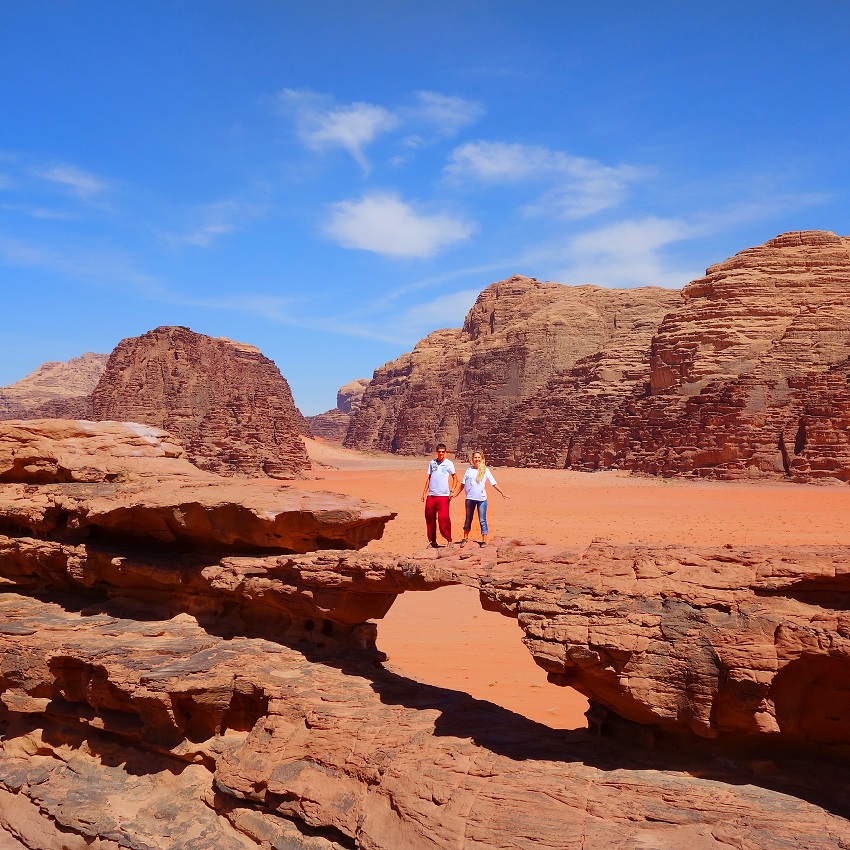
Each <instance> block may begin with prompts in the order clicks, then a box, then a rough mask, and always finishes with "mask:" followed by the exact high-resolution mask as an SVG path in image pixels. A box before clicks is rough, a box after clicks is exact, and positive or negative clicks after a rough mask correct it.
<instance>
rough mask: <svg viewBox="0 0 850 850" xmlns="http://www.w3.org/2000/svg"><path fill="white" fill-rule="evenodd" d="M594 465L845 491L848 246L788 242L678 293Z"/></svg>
mask: <svg viewBox="0 0 850 850" xmlns="http://www.w3.org/2000/svg"><path fill="white" fill-rule="evenodd" d="M647 378H648V381H647V384H648V391H647V392H645V393H643V394H642V395H640V396H635V397H634V398H633V399H631V400H630V401H629V402H627V403H626V404H624V405H622V407H621V408H620V410H618V412H617V415H616V416H615V417H614V423H613V426H612V427H611V428H610V429H609V430H608V431H607V432H606V433H604V434H602V435H600V439H599V448H598V451H597V454H596V459H597V461H598V463H599V464H600V465H602V466H608V465H610V464H617V465H621V466H624V467H627V468H629V469H636V470H640V471H644V472H653V473H661V474H676V473H691V474H696V475H702V476H716V477H723V478H735V477H752V476H763V475H776V474H780V475H783V474H787V475H789V476H792V477H794V478H795V479H797V480H801V481H805V480H812V479H817V478H822V477H832V478H836V479H840V480H843V481H850V418H849V417H848V403H850V238H840V237H838V236H835V235H834V234H832V233H826V232H823V231H804V232H799V233H787V234H785V235H783V236H779V237H777V238H776V239H772V240H771V241H770V242H768V243H766V244H765V245H762V246H760V247H758V248H751V249H748V250H746V251H742V252H741V253H740V254H736V255H735V256H734V257H732V258H731V259H729V260H727V261H726V262H724V263H720V264H718V265H716V266H712V267H711V268H709V269H708V271H707V273H706V276H705V277H703V278H700V279H699V280H695V281H693V282H692V283H690V284H688V286H686V287H685V289H684V290H683V292H682V304H681V306H679V307H678V308H677V309H676V310H673V311H672V312H671V313H670V314H669V315H668V316H667V317H666V318H665V320H664V321H663V322H662V324H661V326H660V327H659V329H658V331H657V333H656V334H655V336H654V338H653V340H652V348H651V352H650V364H649V370H648V375H647Z"/></svg>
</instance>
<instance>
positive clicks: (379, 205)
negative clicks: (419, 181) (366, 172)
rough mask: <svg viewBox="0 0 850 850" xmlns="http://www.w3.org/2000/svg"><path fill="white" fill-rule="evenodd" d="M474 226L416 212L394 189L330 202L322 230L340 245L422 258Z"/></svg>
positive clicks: (441, 215)
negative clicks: (356, 198) (349, 199)
mask: <svg viewBox="0 0 850 850" xmlns="http://www.w3.org/2000/svg"><path fill="white" fill-rule="evenodd" d="M477 228H478V225H477V224H476V223H475V222H473V221H466V220H463V219H461V218H457V217H455V216H452V215H449V214H447V213H441V212H436V213H428V212H418V211H417V210H416V209H414V207H413V206H412V205H411V204H408V203H406V202H405V201H403V200H402V199H401V198H400V197H399V195H397V194H396V193H394V192H374V193H372V194H368V195H365V196H364V197H363V198H361V199H360V200H359V201H340V202H339V203H336V204H333V205H332V206H331V212H330V217H329V218H328V220H327V222H326V223H325V227H324V230H325V233H326V234H327V235H328V236H329V237H330V238H331V239H333V240H334V241H336V242H337V243H338V244H339V245H341V246H342V247H344V248H357V249H360V250H363V251H372V252H374V253H376V254H383V255H384V256H389V257H417V258H424V257H432V256H434V255H435V254H437V253H439V252H440V251H442V250H443V249H444V248H447V247H449V246H451V245H454V244H455V243H457V242H462V241H464V240H466V239H468V238H469V237H470V236H472V234H473V233H475V232H476V230H477Z"/></svg>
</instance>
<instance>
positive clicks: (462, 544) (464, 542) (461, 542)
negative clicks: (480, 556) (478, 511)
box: [460, 537, 469, 549]
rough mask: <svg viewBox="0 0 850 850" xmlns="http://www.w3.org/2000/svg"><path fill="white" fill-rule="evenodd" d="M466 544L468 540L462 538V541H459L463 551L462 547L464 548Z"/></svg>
mask: <svg viewBox="0 0 850 850" xmlns="http://www.w3.org/2000/svg"><path fill="white" fill-rule="evenodd" d="M467 543H469V540H468V539H467V538H466V537H464V538H463V540H461V541H460V548H461V549H463V547H464V546H466V544H467Z"/></svg>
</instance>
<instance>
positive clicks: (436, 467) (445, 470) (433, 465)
mask: <svg viewBox="0 0 850 850" xmlns="http://www.w3.org/2000/svg"><path fill="white" fill-rule="evenodd" d="M454 474H455V465H454V464H453V463H452V462H451V461H450V460H449V459H448V458H446V459H445V460H444V461H443V462H442V463H440V462H439V461H438V460H437V459H436V458H435V459H434V460H432V461H431V462H430V463H429V464H428V475H429V476H430V478H429V479H428V495H429V496H448V495H450V490H449V478H450V477H451V476H452V475H454Z"/></svg>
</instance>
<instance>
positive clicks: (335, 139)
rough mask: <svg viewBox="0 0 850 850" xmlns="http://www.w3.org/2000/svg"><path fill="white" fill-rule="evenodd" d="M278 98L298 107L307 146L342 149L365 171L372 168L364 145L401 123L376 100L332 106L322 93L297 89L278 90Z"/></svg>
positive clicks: (296, 109)
mask: <svg viewBox="0 0 850 850" xmlns="http://www.w3.org/2000/svg"><path fill="white" fill-rule="evenodd" d="M278 99H279V101H280V102H281V103H282V104H284V105H288V106H290V107H292V108H294V109H295V117H296V125H297V128H298V136H299V138H300V139H301V141H302V142H303V143H304V144H305V145H306V146H307V147H308V148H310V149H312V150H317V151H324V150H327V149H328V148H334V147H339V148H342V149H343V150H346V151H348V153H349V154H351V156H352V157H353V158H354V160H355V161H356V162H357V163H358V164H359V165H360V167H361V168H362V169H363V170H364V171H365V172H368V171H369V162H368V160H367V159H366V155H365V153H364V148H365V147H366V146H367V145H369V144H371V143H372V142H373V141H375V139H376V138H378V136H380V135H381V134H382V133H386V132H388V131H389V130H393V129H395V128H396V127H397V126H398V124H399V118H398V116H396V115H394V114H393V113H392V112H390V111H389V110H388V109H385V108H384V107H383V106H377V105H375V104H373V103H362V102H358V103H350V104H348V105H346V106H330V105H329V99H328V98H326V97H323V96H322V95H318V94H316V93H314V92H310V91H305V90H294V89H284V90H283V91H281V92H279V93H278Z"/></svg>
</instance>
